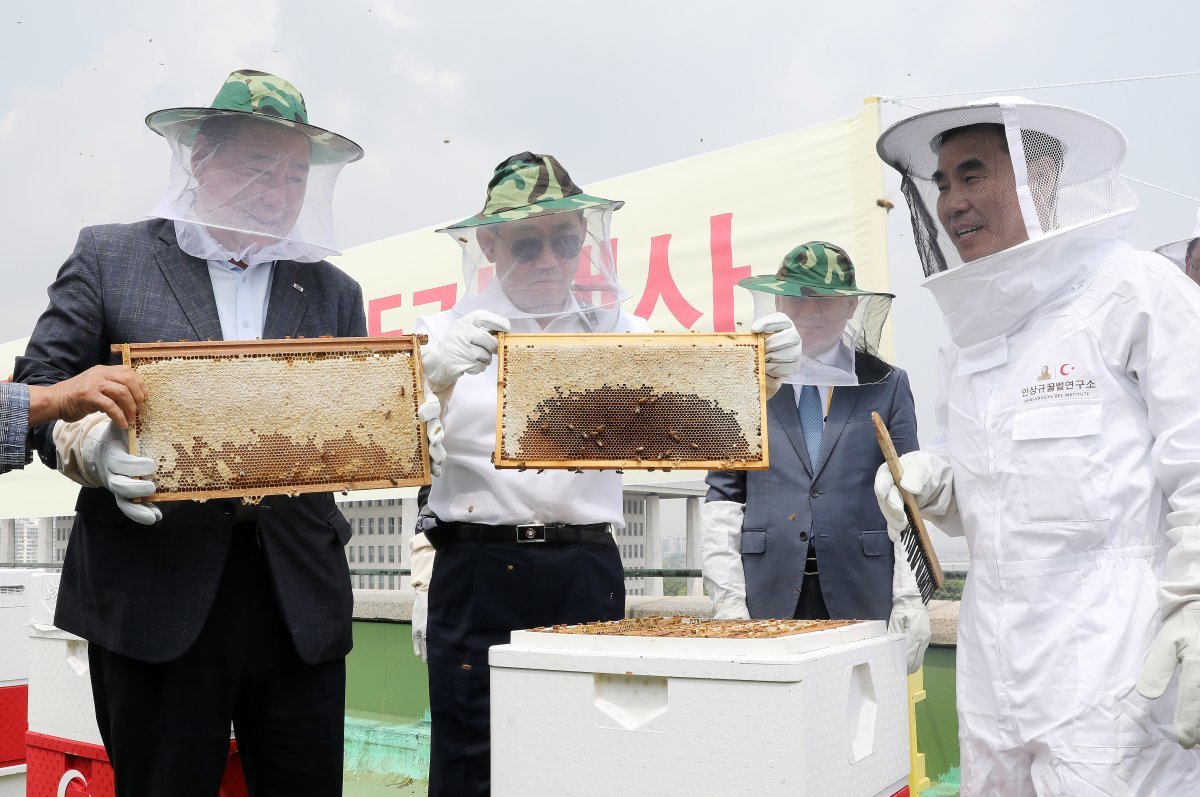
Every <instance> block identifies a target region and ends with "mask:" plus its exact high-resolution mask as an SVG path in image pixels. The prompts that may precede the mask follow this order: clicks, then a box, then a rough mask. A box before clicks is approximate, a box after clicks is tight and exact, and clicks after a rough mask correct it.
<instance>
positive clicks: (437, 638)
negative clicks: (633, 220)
mask: <svg viewBox="0 0 1200 797" xmlns="http://www.w3.org/2000/svg"><path fill="white" fill-rule="evenodd" d="M621 205H622V203H621V202H619V201H614V200H609V199H603V198H601V197H596V196H591V195H589V194H585V193H584V192H583V191H582V190H581V189H580V188H579V187H578V186H577V185H575V183H574V182H572V180H571V177H570V175H568V174H567V172H566V170H565V169H564V168H563V167H562V165H561V164H560V163H559V162H558V160H557V159H555V158H554V157H553V156H550V155H535V154H533V153H530V152H523V153H520V154H517V155H513V156H512V157H510V158H508V159H506V160H505V161H504V162H503V163H501V164H500V165H499V166H497V167H496V171H495V174H494V175H493V176H492V179H491V181H490V182H489V184H488V191H487V199H486V201H485V203H484V207H483V211H482V212H480V213H478V214H476V215H474V216H472V217H470V218H468V219H464V220H463V221H460V222H458V223H457V224H453V225H451V226H449V227H447V228H446V229H445V230H444V232H446V233H447V234H449V235H450V236H452V237H453V238H454V239H455V241H456V242H458V243H459V244H460V246H461V247H462V250H463V280H464V284H465V285H466V292H465V294H464V295H463V297H462V298H461V299H460V300H459V301H458V303H457V304H456V305H455V306H454V307H453V308H452V309H450V310H446V311H445V312H442V313H439V314H437V315H433V316H425V317H422V318H420V319H418V321H417V326H416V330H417V331H418V332H426V333H428V335H429V344H428V346H426V347H425V350H424V352H423V354H422V361H423V363H424V366H425V379H426V381H427V383H428V385H429V387H430V389H431V390H433V392H435V393H436V394H437V395H438V397H439V398H440V399H442V401H443V402H445V407H446V413H445V414H444V416H443V419H444V421H445V438H444V443H445V450H446V460H445V463H444V464H443V465H442V466H441V470H440V473H436V474H435V476H434V479H433V484H432V486H431V489H430V493H429V499H428V505H427V507H426V510H425V511H426V512H427V513H428V516H427V517H425V518H423V522H422V524H421V529H422V531H423V532H424V533H422V534H418V535H416V536H414V537H413V542H412V552H413V556H412V571H413V586H414V589H415V590H416V591H417V598H416V601H415V603H414V607H413V647H414V649H415V651H416V652H417V653H418V654H419V655H421V656H422V658H426V660H427V661H428V663H429V708H430V714H431V716H432V720H433V724H432V735H431V738H430V765H429V794H430V797H484V796H485V795H487V794H489V793H490V749H491V748H490V715H489V710H490V691H489V685H490V675H489V671H488V649H489V648H490V647H491V646H492V645H499V644H504V643H507V642H508V641H509V634H510V633H511V632H512V631H513V630H516V629H522V628H533V627H536V626H544V625H555V624H558V623H584V622H590V621H597V620H616V619H620V618H622V617H624V615H625V581H624V573H623V569H622V567H621V557H620V553H619V552H618V549H617V545H616V543H615V542H614V540H613V537H612V533H611V532H612V530H613V529H614V528H617V527H619V526H621V525H622V524H623V523H624V513H623V511H622V508H621V501H622V490H621V476H620V475H619V474H617V473H615V472H612V471H608V472H601V471H588V472H586V473H570V472H567V471H563V470H557V471H556V470H548V471H546V472H545V473H541V472H535V471H534V470H527V471H521V470H498V469H497V468H496V467H495V466H494V465H493V463H492V459H491V457H492V453H493V452H494V451H495V444H496V380H497V367H496V363H495V361H494V357H493V355H494V354H495V353H496V350H497V342H496V340H495V338H494V337H493V336H492V335H491V334H490V333H491V332H493V331H498V330H511V331H513V332H546V333H578V334H586V333H591V332H641V331H645V330H646V323H645V321H643V320H642V319H641V318H638V317H636V316H631V315H629V314H627V313H625V312H624V311H623V310H622V309H621V303H622V302H623V301H624V300H625V299H626V298H628V296H629V294H628V293H626V292H625V291H624V290H623V289H622V288H621V286H620V284H619V283H618V282H617V275H616V264H615V262H614V260H613V253H612V247H611V245H610V235H609V220H610V218H611V216H612V213H613V211H614V210H616V209H618V208H620V207H621ZM753 329H754V330H755V331H766V332H771V333H773V334H772V335H771V336H770V337H769V338H768V339H767V341H766V349H767V355H766V372H767V375H768V376H770V377H783V376H786V375H787V374H788V373H790V372H791V371H792V370H793V369H794V368H795V367H796V366H797V363H798V360H799V357H800V351H801V341H800V336H799V333H797V331H796V328H795V326H794V325H793V324H792V322H791V320H790V319H788V318H787V316H784V315H782V314H779V313H776V314H775V315H774V316H767V317H764V318H761V319H759V320H758V321H756V322H755V324H754V326H753ZM771 381H772V386H773V387H774V388H778V386H779V380H778V379H772V380H771ZM434 549H436V557H435V556H434ZM427 629H428V631H427Z"/></svg>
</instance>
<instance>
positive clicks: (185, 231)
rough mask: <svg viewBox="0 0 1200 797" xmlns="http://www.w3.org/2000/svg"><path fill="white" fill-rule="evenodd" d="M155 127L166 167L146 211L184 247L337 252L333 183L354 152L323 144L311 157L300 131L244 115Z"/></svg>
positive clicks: (230, 253) (211, 251)
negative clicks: (162, 184) (167, 222)
mask: <svg viewBox="0 0 1200 797" xmlns="http://www.w3.org/2000/svg"><path fill="white" fill-rule="evenodd" d="M157 129H158V130H159V132H161V133H162V134H163V136H164V138H166V140H167V142H168V143H169V144H170V147H171V173H170V181H169V184H168V186H167V189H166V191H165V192H164V193H163V195H162V197H161V199H160V200H159V202H158V205H157V206H156V207H155V208H154V210H153V211H151V213H150V215H151V216H154V217H158V218H162V219H173V220H174V221H175V222H176V224H175V229H176V232H177V234H178V239H179V246H180V248H181V249H183V250H184V251H185V252H187V253H188V254H190V255H193V256H195V257H199V258H202V259H205V260H236V261H240V262H242V263H245V264H247V265H254V264H256V263H265V262H269V261H272V260H296V261H301V262H314V261H317V260H322V259H323V258H325V257H327V256H329V255H334V254H338V250H337V245H336V243H335V242H334V235H333V189H334V184H335V182H336V181H337V177H338V174H339V173H340V172H341V170H342V167H343V166H345V165H346V163H347V162H349V161H350V160H353V159H354V156H355V155H360V154H361V151H357V152H352V153H350V154H349V155H347V156H346V157H331V156H330V155H329V152H328V150H323V151H322V152H321V157H314V155H313V147H314V146H316V145H315V144H314V143H313V142H312V141H311V140H310V138H309V137H308V136H306V135H305V134H304V133H303V132H300V131H298V130H297V129H295V127H293V126H289V125H288V124H286V123H279V122H274V121H270V120H260V119H257V118H253V117H250V116H249V115H220V116H212V117H209V118H204V119H187V120H183V121H179V122H177V123H173V124H166V125H163V126H161V127H159V128H157Z"/></svg>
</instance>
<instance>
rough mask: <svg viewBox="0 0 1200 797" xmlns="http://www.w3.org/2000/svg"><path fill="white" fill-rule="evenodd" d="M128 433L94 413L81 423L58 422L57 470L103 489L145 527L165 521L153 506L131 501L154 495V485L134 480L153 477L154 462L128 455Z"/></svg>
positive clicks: (128, 515)
mask: <svg viewBox="0 0 1200 797" xmlns="http://www.w3.org/2000/svg"><path fill="white" fill-rule="evenodd" d="M126 439H127V438H126V433H125V432H122V431H121V430H120V429H118V428H117V427H116V426H114V425H113V423H112V421H110V420H108V418H106V417H105V415H104V413H100V412H97V413H93V414H91V415H88V416H87V417H86V418H84V419H83V420H81V421H76V422H74V423H67V422H64V421H59V422H58V423H56V424H55V426H54V446H55V449H56V451H57V454H58V469H59V470H60V471H62V472H63V473H64V474H65V475H66V476H68V477H69V478H70V479H72V480H73V481H75V482H77V483H79V484H82V485H84V486H85V487H103V488H105V489H106V490H108V491H109V492H111V493H112V494H113V495H114V496H115V497H116V499H117V508H119V509H120V510H121V512H123V513H124V514H125V517H127V518H129V519H130V520H132V521H134V522H136V523H141V524H143V525H146V526H150V525H153V524H155V523H157V522H158V521H160V520H162V512H160V511H159V509H158V507H156V506H155V505H154V504H149V503H143V504H135V503H134V502H133V501H131V500H129V499H131V498H143V497H145V496H147V495H152V494H153V493H154V482H151V481H146V480H145V479H132V478H129V477H131V476H150V475H152V474H153V473H154V468H155V464H154V460H152V459H148V458H146V457H135V456H131V455H130V454H129V446H128V444H127V443H126Z"/></svg>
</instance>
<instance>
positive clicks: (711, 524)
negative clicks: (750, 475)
mask: <svg viewBox="0 0 1200 797" xmlns="http://www.w3.org/2000/svg"><path fill="white" fill-rule="evenodd" d="M744 514H745V507H744V506H743V505H742V504H739V503H737V502H736V501H708V502H706V503H705V504H704V505H703V506H701V508H700V569H701V570H702V571H703V573H704V588H705V590H706V591H707V592H708V597H709V600H711V601H712V605H713V619H714V620H749V619H750V612H749V611H748V610H747V609H746V574H745V571H744V570H743V569H742V518H743V516H744Z"/></svg>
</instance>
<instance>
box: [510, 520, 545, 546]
mask: <svg viewBox="0 0 1200 797" xmlns="http://www.w3.org/2000/svg"><path fill="white" fill-rule="evenodd" d="M545 541H546V524H545V523H518V524H517V542H545Z"/></svg>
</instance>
